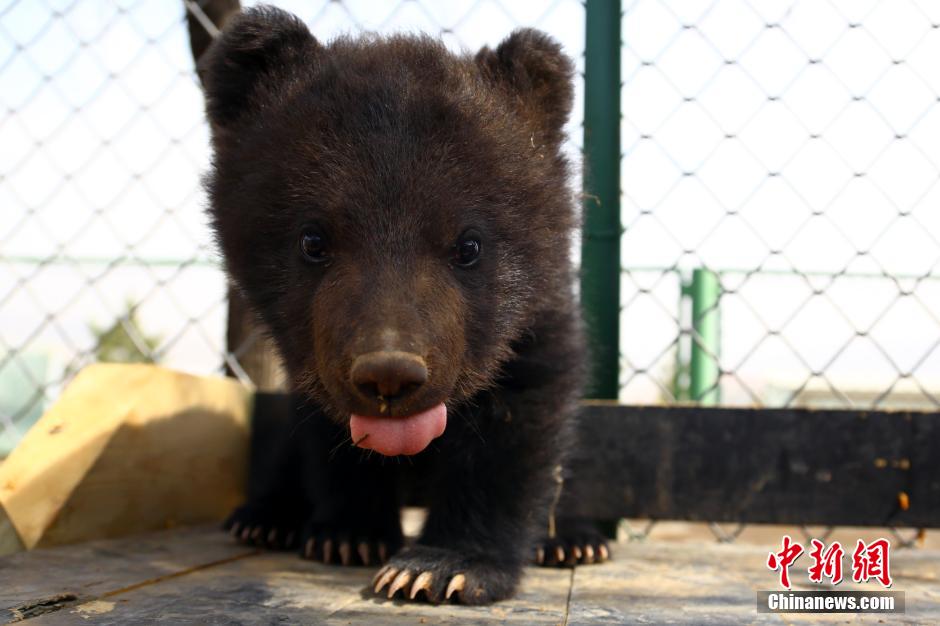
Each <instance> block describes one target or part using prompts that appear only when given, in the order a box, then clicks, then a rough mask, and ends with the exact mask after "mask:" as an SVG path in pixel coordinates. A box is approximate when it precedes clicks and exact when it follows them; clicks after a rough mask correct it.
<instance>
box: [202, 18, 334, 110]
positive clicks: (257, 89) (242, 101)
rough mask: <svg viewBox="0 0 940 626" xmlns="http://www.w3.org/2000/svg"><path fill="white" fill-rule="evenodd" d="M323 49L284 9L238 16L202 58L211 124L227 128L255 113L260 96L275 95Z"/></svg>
mask: <svg viewBox="0 0 940 626" xmlns="http://www.w3.org/2000/svg"><path fill="white" fill-rule="evenodd" d="M318 48H319V44H318V43H317V41H316V39H314V38H313V35H311V34H310V31H309V30H308V29H307V26H306V25H305V24H304V23H303V22H301V21H300V20H299V19H298V18H296V17H295V16H293V15H291V14H290V13H288V12H286V11H282V10H281V9H277V8H274V7H269V6H259V7H255V8H252V9H247V10H246V11H245V12H243V13H241V14H240V15H237V16H235V17H233V18H232V20H231V21H230V22H229V23H228V24H227V25H226V26H225V29H224V30H223V32H222V35H221V36H220V37H219V38H218V39H217V40H216V41H215V43H213V44H212V47H211V48H209V50H208V51H207V52H206V54H205V55H204V56H203V58H201V59H200V60H199V67H198V72H199V75H200V77H201V78H202V83H203V87H204V90H205V95H206V114H207V115H208V117H209V121H210V122H211V124H212V126H213V127H216V128H225V127H227V126H230V125H231V124H232V123H233V122H235V121H237V120H238V119H239V118H241V117H242V116H243V115H244V114H246V113H249V112H251V111H252V109H253V108H255V107H256V106H257V104H258V96H259V94H260V93H261V92H265V91H268V92H269V91H272V90H274V91H276V89H277V87H278V85H279V84H280V83H281V82H283V81H286V80H287V79H288V78H289V77H290V73H291V71H292V70H293V69H294V68H297V67H301V66H302V64H303V61H304V59H305V58H307V56H308V55H309V54H310V53H311V52H313V51H315V50H317V49H318Z"/></svg>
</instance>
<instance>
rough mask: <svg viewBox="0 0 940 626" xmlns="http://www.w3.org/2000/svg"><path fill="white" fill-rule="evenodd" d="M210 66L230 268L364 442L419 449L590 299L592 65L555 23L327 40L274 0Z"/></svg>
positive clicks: (217, 214)
mask: <svg viewBox="0 0 940 626" xmlns="http://www.w3.org/2000/svg"><path fill="white" fill-rule="evenodd" d="M200 72H201V74H202V77H203V81H204V85H205V91H206V101H207V111H208V116H209V121H210V125H211V129H212V141H213V148H214V159H213V164H212V169H211V171H210V172H209V174H208V176H207V188H208V191H209V196H210V209H209V210H210V214H211V218H212V224H213V226H214V229H215V232H216V234H217V238H218V241H219V243H220V245H221V248H222V251H223V254H224V257H225V263H226V267H227V269H228V272H229V274H230V276H231V277H232V279H233V280H234V282H235V284H236V285H237V286H238V287H239V288H240V290H241V291H242V293H244V295H245V297H246V298H247V300H248V302H249V303H250V304H251V306H252V307H253V309H254V310H255V311H257V313H258V315H259V317H260V318H261V319H262V320H263V322H264V324H265V325H266V326H267V328H268V329H269V331H270V333H271V335H272V336H273V337H274V339H275V342H276V344H277V346H278V349H279V351H280V353H281V356H282V357H283V359H284V362H285V364H286V367H287V370H288V372H289V375H290V377H291V379H292V381H293V383H294V385H295V387H296V388H297V389H298V390H300V391H303V392H305V393H307V394H309V395H310V396H312V397H313V398H314V399H315V400H316V401H317V402H318V403H319V404H321V405H322V406H323V407H324V409H325V410H326V411H327V413H329V414H330V415H331V416H332V417H333V418H334V419H336V420H337V421H340V422H342V423H347V422H348V423H349V424H350V427H351V430H352V435H353V439H354V440H357V442H358V443H359V445H361V446H363V447H370V448H373V449H375V450H378V451H379V452H382V453H385V454H399V453H404V454H413V453H415V452H418V451H419V450H421V449H423V448H424V447H426V446H427V444H428V443H429V442H430V440H431V439H433V437H436V436H437V435H439V434H441V431H442V430H443V428H444V420H445V418H446V407H447V406H450V407H454V406H455V405H458V404H460V403H461V402H464V401H466V400H467V399H469V398H470V397H471V396H472V395H473V394H475V393H476V392H478V391H480V390H482V389H484V388H486V387H487V386H489V385H492V384H493V383H494V381H495V380H496V379H497V377H498V375H499V372H500V367H501V366H502V365H503V364H505V363H506V362H507V361H508V360H509V359H511V358H512V357H513V353H514V348H515V346H516V345H517V343H518V342H519V341H520V339H522V338H523V336H524V334H525V333H526V332H527V331H530V330H531V325H532V324H533V320H535V319H536V317H537V316H538V315H539V314H540V312H543V311H546V310H550V309H551V308H552V307H553V306H557V305H558V303H559V302H567V301H568V300H570V297H571V294H570V291H571V276H572V274H571V272H572V269H571V261H570V251H571V247H570V244H571V235H572V232H573V229H574V227H575V225H576V224H575V222H576V215H575V211H574V202H573V195H572V193H571V189H570V187H569V180H568V179H569V173H568V172H569V170H568V164H567V162H566V160H565V158H564V156H563V155H562V151H561V143H562V142H563V139H564V131H563V126H564V124H565V122H566V120H567V118H568V114H569V112H570V109H571V104H572V75H573V66H572V64H571V62H570V61H569V59H568V58H567V57H566V56H565V55H564V54H563V53H562V52H561V49H560V47H559V46H558V44H556V43H555V42H554V41H553V40H552V39H550V38H549V37H548V36H546V35H544V34H542V33H540V32H537V31H534V30H520V31H517V32H515V33H513V34H512V35H511V36H509V37H508V38H507V39H506V40H505V41H503V42H502V43H501V44H500V45H499V46H498V47H497V48H496V49H495V50H491V49H489V48H484V49H482V50H481V51H480V52H478V53H477V54H476V55H473V56H460V55H455V54H452V53H450V52H449V51H447V49H446V48H445V47H444V46H443V45H442V44H441V43H440V42H438V41H435V40H433V39H430V38H427V37H412V36H393V37H388V38H381V37H376V36H365V37H362V38H358V39H350V38H340V39H337V40H335V41H333V42H332V43H330V44H329V45H323V44H321V43H320V42H318V41H317V40H316V39H315V38H314V37H313V36H312V35H311V34H310V32H309V31H308V29H307V28H306V26H304V24H303V23H302V22H300V21H299V20H298V19H297V18H295V17H293V16H291V15H290V14H288V13H285V12H283V11H280V10H277V9H273V8H268V7H262V8H256V9H252V10H248V11H246V12H245V13H243V14H242V15H240V16H238V17H236V18H234V19H233V20H232V22H231V23H230V24H229V25H228V27H227V28H226V29H225V31H224V32H223V34H222V36H221V37H220V39H219V40H218V41H217V42H216V43H215V44H214V46H213V47H212V49H211V50H210V51H209V53H208V54H207V55H206V57H205V58H204V60H203V61H202V62H201V64H200ZM365 435H368V440H366V441H359V440H360V439H361V438H362V436H365Z"/></svg>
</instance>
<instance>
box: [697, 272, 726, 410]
mask: <svg viewBox="0 0 940 626" xmlns="http://www.w3.org/2000/svg"><path fill="white" fill-rule="evenodd" d="M689 295H690V296H691V297H692V330H693V331H694V332H693V335H692V355H691V358H690V367H689V370H690V381H689V383H690V384H689V386H690V395H691V397H692V400H694V401H695V402H698V403H700V404H703V405H715V404H718V403H719V401H720V400H721V389H720V387H719V384H718V383H719V376H720V375H721V371H720V368H719V366H718V352H719V350H720V349H721V312H720V310H719V308H718V306H719V299H720V298H721V284H720V283H719V281H718V274H716V273H715V272H712V271H711V270H707V269H697V270H694V271H693V272H692V284H691V285H690V286H689Z"/></svg>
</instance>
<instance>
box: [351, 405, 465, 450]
mask: <svg viewBox="0 0 940 626" xmlns="http://www.w3.org/2000/svg"><path fill="white" fill-rule="evenodd" d="M446 426H447V407H445V406H444V404H443V403H441V404H438V405H437V406H432V407H431V408H430V409H428V410H427V411H422V412H421V413H415V414H414V415H405V416H402V417H370V416H367V415H356V414H353V415H351V416H350V417H349V430H350V431H351V434H352V440H353V442H354V443H355V444H356V445H357V446H359V447H360V448H367V449H369V450H375V451H376V452H378V453H379V454H384V455H385V456H396V455H398V454H418V453H419V452H421V451H422V450H424V449H425V448H427V447H428V444H429V443H431V441H432V440H433V439H436V438H437V437H440V436H441V435H442V434H444V428H445V427H446Z"/></svg>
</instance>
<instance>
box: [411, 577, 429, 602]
mask: <svg viewBox="0 0 940 626" xmlns="http://www.w3.org/2000/svg"><path fill="white" fill-rule="evenodd" d="M433 580H434V574H432V573H431V572H421V573H420V574H418V577H417V578H415V581H414V582H413V583H412V584H411V593H409V594H408V598H409V599H411V600H414V599H415V598H416V597H417V596H418V592H419V591H423V592H425V594H427V592H428V591H430V590H431V582H433Z"/></svg>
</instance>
